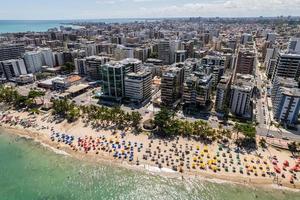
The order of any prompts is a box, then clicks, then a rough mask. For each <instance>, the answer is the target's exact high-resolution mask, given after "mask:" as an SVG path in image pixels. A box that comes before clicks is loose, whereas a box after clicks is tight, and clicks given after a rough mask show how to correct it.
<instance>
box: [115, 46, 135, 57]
mask: <svg viewBox="0 0 300 200" xmlns="http://www.w3.org/2000/svg"><path fill="white" fill-rule="evenodd" d="M114 57H115V59H116V60H123V59H126V58H134V49H133V48H131V47H125V46H123V45H118V46H117V48H116V49H115V51H114Z"/></svg>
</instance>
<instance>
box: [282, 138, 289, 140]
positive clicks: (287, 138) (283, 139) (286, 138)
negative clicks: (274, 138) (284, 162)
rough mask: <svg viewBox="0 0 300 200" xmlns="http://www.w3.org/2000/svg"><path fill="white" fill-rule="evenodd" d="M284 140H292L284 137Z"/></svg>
mask: <svg viewBox="0 0 300 200" xmlns="http://www.w3.org/2000/svg"><path fill="white" fill-rule="evenodd" d="M282 139H283V140H290V139H289V138H288V137H283V138H282Z"/></svg>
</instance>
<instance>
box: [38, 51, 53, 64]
mask: <svg viewBox="0 0 300 200" xmlns="http://www.w3.org/2000/svg"><path fill="white" fill-rule="evenodd" d="M40 52H41V53H42V58H43V59H42V61H43V65H46V66H48V67H54V58H53V53H52V50H51V49H50V48H43V49H40Z"/></svg>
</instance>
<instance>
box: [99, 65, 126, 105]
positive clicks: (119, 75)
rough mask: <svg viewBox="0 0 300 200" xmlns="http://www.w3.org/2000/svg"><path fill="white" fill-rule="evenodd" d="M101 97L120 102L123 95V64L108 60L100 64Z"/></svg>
mask: <svg viewBox="0 0 300 200" xmlns="http://www.w3.org/2000/svg"><path fill="white" fill-rule="evenodd" d="M101 74H102V96H101V98H102V99H105V100H112V101H116V102H121V101H122V99H123V98H124V96H125V87H124V80H125V65H123V64H121V63H119V62H109V63H106V64H104V65H102V66H101Z"/></svg>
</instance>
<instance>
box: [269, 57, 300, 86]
mask: <svg viewBox="0 0 300 200" xmlns="http://www.w3.org/2000/svg"><path fill="white" fill-rule="evenodd" d="M299 76H300V54H290V53H284V52H280V53H278V54H277V61H276V65H275V68H274V70H273V74H272V78H271V80H272V82H274V81H275V79H276V78H277V77H285V78H293V79H295V80H298V78H299Z"/></svg>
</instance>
